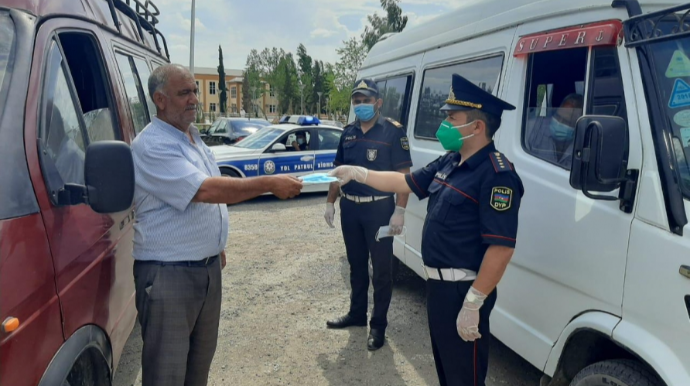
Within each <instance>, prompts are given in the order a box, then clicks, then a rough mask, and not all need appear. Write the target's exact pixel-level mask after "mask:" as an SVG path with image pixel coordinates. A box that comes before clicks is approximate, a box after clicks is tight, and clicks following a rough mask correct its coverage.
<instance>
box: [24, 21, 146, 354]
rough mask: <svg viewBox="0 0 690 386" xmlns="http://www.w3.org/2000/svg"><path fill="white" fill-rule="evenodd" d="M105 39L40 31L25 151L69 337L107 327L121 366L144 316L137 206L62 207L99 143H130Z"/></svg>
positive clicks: (54, 27)
mask: <svg viewBox="0 0 690 386" xmlns="http://www.w3.org/2000/svg"><path fill="white" fill-rule="evenodd" d="M100 36H101V35H100V32H99V31H98V30H97V29H96V27H95V26H93V25H91V24H89V23H86V22H82V21H78V20H74V19H51V20H49V21H47V22H45V23H44V24H43V25H42V26H41V27H40V29H39V31H38V34H37V37H36V44H35V48H34V60H33V63H32V73H33V74H43V76H42V77H41V76H33V77H32V81H31V84H30V88H29V92H28V95H29V97H28V101H27V108H26V122H27V126H26V127H27V129H26V130H25V133H26V134H25V135H26V138H25V143H26V148H27V159H28V163H29V167H30V169H31V177H32V181H33V184H34V188H35V192H36V197H37V200H38V203H39V206H40V209H41V212H42V214H43V218H44V222H45V228H46V231H47V234H48V240H49V243H50V249H51V251H52V255H53V261H54V266H55V275H56V287H57V291H58V296H59V298H60V303H61V306H62V312H63V329H64V335H65V338H66V339H68V338H69V337H70V336H71V335H72V334H73V333H74V332H75V331H76V330H77V329H79V328H80V327H82V326H85V325H90V324H92V325H97V326H99V327H100V328H101V329H102V330H103V331H104V332H105V333H106V334H107V336H108V338H109V341H110V343H111V345H112V351H113V354H114V356H115V362H116V361H117V358H118V357H119V353H120V352H121V350H122V348H123V347H124V344H125V342H126V340H127V337H128V336H129V333H130V332H131V329H132V327H133V326H134V322H135V316H136V309H135V307H134V281H133V278H132V265H133V260H132V257H131V252H132V238H133V228H132V225H133V221H132V220H133V211H132V208H130V209H129V210H127V211H123V212H120V213H116V214H110V215H102V214H98V213H96V212H94V211H93V210H92V209H91V208H90V207H89V206H88V205H86V204H78V205H62V206H57V202H58V195H60V194H62V195H68V194H69V193H68V192H69V189H68V187H69V185H68V184H78V185H83V184H84V172H83V171H84V156H85V149H86V148H87V147H88V146H89V144H90V143H93V142H97V141H103V140H114V139H115V140H125V141H128V140H129V135H124V133H123V132H122V130H121V129H120V127H121V126H120V124H119V122H120V120H121V119H120V116H119V112H120V111H121V110H122V109H118V108H117V103H116V101H117V100H121V98H119V97H118V96H117V94H116V93H115V92H114V91H117V89H115V90H113V87H112V85H111V83H110V79H112V77H110V76H108V72H107V67H106V66H105V63H106V60H105V57H104V55H103V52H102V50H101V47H108V44H104V42H103V41H102V39H101V38H100ZM37 112H38V114H37ZM37 144H38V146H37ZM39 148H40V150H39ZM61 191H62V192H61ZM60 201H64V197H62V198H61V199H60Z"/></svg>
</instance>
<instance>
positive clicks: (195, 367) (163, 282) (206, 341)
mask: <svg viewBox="0 0 690 386" xmlns="http://www.w3.org/2000/svg"><path fill="white" fill-rule="evenodd" d="M220 271H221V267H220V258H216V259H215V261H214V262H213V263H211V264H209V265H207V266H180V265H159V264H151V263H141V262H135V263H134V282H135V286H136V306H137V311H138V312H139V315H138V318H139V323H140V324H141V336H142V339H143V341H144V347H143V350H142V356H141V367H142V386H158V385H161V386H162V385H165V386H206V384H207V382H208V373H209V370H210V368H211V361H212V360H213V355H214V354H215V351H216V344H217V340H218V323H219V321H220V303H221V294H222V285H221V272H220Z"/></svg>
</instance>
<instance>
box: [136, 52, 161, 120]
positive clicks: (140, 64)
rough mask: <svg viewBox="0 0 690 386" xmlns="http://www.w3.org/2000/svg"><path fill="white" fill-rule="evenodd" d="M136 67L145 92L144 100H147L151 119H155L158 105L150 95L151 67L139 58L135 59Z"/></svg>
mask: <svg viewBox="0 0 690 386" xmlns="http://www.w3.org/2000/svg"><path fill="white" fill-rule="evenodd" d="M133 59H134V65H135V66H136V69H137V73H138V74H139V80H140V81H141V89H142V91H143V92H144V99H145V100H146V106H148V109H149V117H151V118H152V119H153V117H155V116H156V105H155V104H154V103H153V98H152V97H151V95H149V86H148V85H149V78H150V77H151V71H149V66H148V65H147V64H146V61H145V60H143V59H139V58H133Z"/></svg>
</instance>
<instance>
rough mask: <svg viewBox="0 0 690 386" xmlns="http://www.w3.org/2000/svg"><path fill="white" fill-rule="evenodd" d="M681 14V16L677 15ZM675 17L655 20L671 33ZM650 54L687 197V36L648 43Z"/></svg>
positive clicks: (689, 166) (689, 190)
mask: <svg viewBox="0 0 690 386" xmlns="http://www.w3.org/2000/svg"><path fill="white" fill-rule="evenodd" d="M681 16H682V15H681ZM677 26H678V20H676V19H675V18H673V17H672V18H671V20H668V22H662V23H659V25H658V27H657V28H659V29H661V30H662V31H663V33H664V34H671V33H672V30H673V29H674V28H676V27H677ZM649 49H650V52H651V53H652V55H654V63H655V66H656V68H655V69H654V70H655V71H656V76H657V79H658V80H659V84H657V85H656V86H657V87H658V88H659V94H660V95H661V97H662V100H663V101H664V102H666V101H668V102H667V103H665V106H666V108H665V109H664V110H665V111H664V112H665V114H666V118H667V120H668V122H669V123H670V125H671V127H672V132H673V144H672V145H673V150H674V154H675V157H676V160H677V163H678V171H679V173H680V177H681V179H682V183H681V185H682V187H683V193H684V194H685V196H690V58H689V54H690V37H682V38H678V39H675V40H669V41H664V42H659V43H653V44H650V46H649Z"/></svg>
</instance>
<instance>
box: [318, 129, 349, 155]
mask: <svg viewBox="0 0 690 386" xmlns="http://www.w3.org/2000/svg"><path fill="white" fill-rule="evenodd" d="M342 134H343V132H342V131H337V130H319V150H337V149H338V143H340V136H341V135H342Z"/></svg>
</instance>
